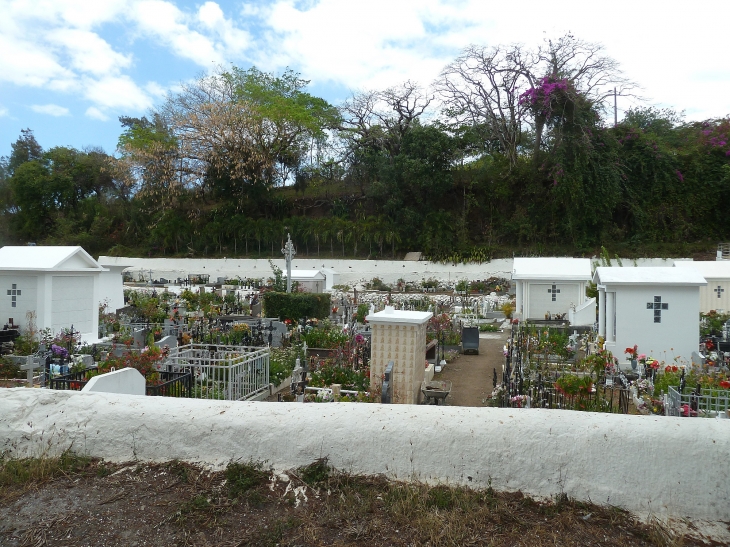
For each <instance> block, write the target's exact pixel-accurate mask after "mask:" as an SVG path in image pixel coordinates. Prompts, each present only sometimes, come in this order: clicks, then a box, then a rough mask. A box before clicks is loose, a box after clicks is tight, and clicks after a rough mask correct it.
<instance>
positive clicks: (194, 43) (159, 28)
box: [130, 0, 224, 67]
mask: <svg viewBox="0 0 730 547" xmlns="http://www.w3.org/2000/svg"><path fill="white" fill-rule="evenodd" d="M130 16H131V17H132V18H133V19H134V20H135V22H136V23H137V24H138V25H139V27H140V30H142V31H143V32H145V33H146V34H149V35H151V36H154V37H156V38H157V39H159V40H160V41H162V42H163V43H164V44H165V45H167V46H168V47H170V48H171V49H172V50H173V51H174V52H175V53H176V54H177V55H179V56H181V57H184V58H186V59H190V60H191V61H193V62H195V63H196V64H198V65H200V66H204V67H209V66H211V64H221V63H222V62H223V61H224V58H223V56H222V55H221V54H220V52H219V51H217V50H216V47H215V45H214V43H213V42H212V41H211V40H210V39H209V38H207V37H206V36H203V35H202V34H200V33H199V32H197V31H195V30H192V29H190V28H189V27H188V25H187V24H186V23H185V19H186V16H185V14H184V13H183V12H181V11H180V10H179V9H178V8H177V6H175V5H174V4H172V3H171V2H167V1H164V0H143V1H141V2H139V3H137V4H135V6H134V8H133V9H132V11H131V13H130Z"/></svg>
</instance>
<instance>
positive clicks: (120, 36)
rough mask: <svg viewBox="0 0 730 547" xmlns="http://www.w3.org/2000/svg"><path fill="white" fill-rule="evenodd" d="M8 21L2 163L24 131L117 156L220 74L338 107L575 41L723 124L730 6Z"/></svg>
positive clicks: (368, 2)
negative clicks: (354, 96) (125, 135)
mask: <svg viewBox="0 0 730 547" xmlns="http://www.w3.org/2000/svg"><path fill="white" fill-rule="evenodd" d="M0 14H2V15H0V52H2V53H0V155H7V154H9V152H10V144H11V143H12V142H14V141H15V140H16V139H17V137H18V135H19V134H20V130H21V129H24V128H26V127H28V128H31V129H33V131H34V132H35V135H36V138H37V139H38V141H39V142H40V144H41V145H42V146H43V147H44V148H50V147H52V146H61V145H70V146H74V147H76V148H83V147H85V146H101V147H102V148H104V150H105V151H106V152H108V153H113V152H114V148H115V145H116V141H117V138H118V136H119V133H120V125H119V122H118V120H117V118H118V116H121V115H129V116H141V115H144V114H146V113H148V112H149V110H150V109H152V108H154V106H155V105H157V104H159V103H160V102H161V101H162V100H163V99H164V96H165V94H166V93H168V92H170V91H172V92H174V91H175V89H176V86H178V85H179V83H180V82H182V81H187V80H191V79H194V78H195V77H196V76H197V75H199V74H201V73H204V72H206V71H210V70H212V69H213V68H214V67H216V66H224V67H225V66H230V65H232V64H233V65H236V66H239V67H242V68H248V67H250V66H251V65H256V66H258V67H259V68H261V69H263V70H267V71H274V72H280V71H282V70H283V69H284V68H286V67H287V66H288V67H291V68H293V69H295V70H298V71H299V72H300V73H301V74H302V76H303V77H304V78H306V79H309V80H311V81H312V84H311V87H310V92H311V93H313V94H316V95H319V96H321V97H324V98H325V99H327V100H329V101H330V102H332V103H334V104H337V103H339V102H340V101H341V100H343V99H345V98H346V97H347V96H348V95H349V93H350V92H351V91H352V90H358V89H384V88H386V87H389V86H393V85H397V84H399V83H401V82H403V81H405V80H407V79H411V80H414V81H417V82H420V83H421V84H423V85H428V84H430V83H431V81H433V79H434V78H435V77H436V76H437V75H438V73H439V71H440V70H441V69H442V68H443V66H444V65H445V64H446V63H448V62H449V61H451V60H452V59H454V57H456V55H457V54H458V53H459V51H460V50H461V49H462V48H463V47H465V46H467V45H469V44H479V45H497V44H508V43H513V42H521V43H524V44H526V45H529V46H535V45H537V44H539V43H540V42H541V41H542V40H544V39H546V38H550V37H558V36H560V35H562V34H564V33H565V32H567V31H570V32H572V33H573V34H574V35H575V36H577V37H578V38H581V39H584V40H587V41H593V42H600V43H602V44H603V45H604V46H605V48H606V54H608V55H610V56H611V57H613V58H614V59H616V60H617V61H619V63H620V64H621V66H622V68H623V69H624V72H625V74H626V75H627V76H628V77H629V78H631V79H633V80H634V81H636V82H637V83H639V84H640V85H641V86H642V87H643V90H642V95H643V96H644V97H645V98H646V99H647V102H646V103H645V104H651V105H657V106H661V107H672V108H675V109H676V110H684V111H685V113H686V116H687V118H688V119H705V118H710V117H721V116H727V115H730V55H729V54H728V49H727V41H726V36H727V32H728V31H727V22H728V21H729V20H730V2H728V1H727V0H714V1H710V0H694V1H693V2H686V1H678V0H665V1H664V2H649V1H644V0H632V1H625V0H613V1H611V2H601V3H598V2H585V0H575V1H574V0H553V1H551V2H547V1H542V2H538V1H532V0H522V1H521V2H519V3H518V2H514V3H508V2H496V1H491V0H460V1H455V0H451V1H446V0H360V1H357V0H319V1H317V0H303V1H293V0H269V1H248V2H242V1H233V0H228V1H225V0H218V1H193V0H0ZM633 104H635V102H634V101H633V100H632V99H628V98H627V99H623V98H620V104H619V108H620V110H622V109H623V108H628V107H629V106H632V105H633Z"/></svg>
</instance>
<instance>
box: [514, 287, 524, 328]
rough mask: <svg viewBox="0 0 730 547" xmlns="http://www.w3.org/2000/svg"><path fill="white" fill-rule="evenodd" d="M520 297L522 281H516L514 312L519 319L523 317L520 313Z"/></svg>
mask: <svg viewBox="0 0 730 547" xmlns="http://www.w3.org/2000/svg"><path fill="white" fill-rule="evenodd" d="M522 299H523V287H522V281H519V280H518V281H517V282H516V285H515V301H516V303H515V312H517V317H519V318H520V319H521V318H522V317H523V315H522V313H523V311H522Z"/></svg>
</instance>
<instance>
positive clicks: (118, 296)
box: [97, 256, 129, 313]
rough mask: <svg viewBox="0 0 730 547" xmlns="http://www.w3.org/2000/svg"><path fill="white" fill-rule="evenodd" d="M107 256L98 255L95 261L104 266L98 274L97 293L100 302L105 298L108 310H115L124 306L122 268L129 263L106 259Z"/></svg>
mask: <svg viewBox="0 0 730 547" xmlns="http://www.w3.org/2000/svg"><path fill="white" fill-rule="evenodd" d="M108 258H109V257H105V256H100V257H99V259H98V260H97V262H98V263H99V264H100V265H101V266H103V267H104V270H105V271H103V272H101V274H100V275H99V293H100V298H101V299H102V300H101V302H102V303H104V301H105V300H106V302H107V304H108V307H109V309H108V310H107V311H109V312H112V313H113V312H115V311H116V310H118V309H119V308H123V307H124V277H123V275H124V270H125V269H126V268H128V267H129V265H125V264H119V263H118V261H116V260H115V261H111V260H108Z"/></svg>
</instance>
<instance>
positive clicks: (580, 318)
mask: <svg viewBox="0 0 730 547" xmlns="http://www.w3.org/2000/svg"><path fill="white" fill-rule="evenodd" d="M590 280H591V261H590V259H588V258H515V259H514V266H513V269H512V282H513V283H514V286H515V295H516V300H517V304H516V309H515V316H516V317H517V318H520V319H524V320H530V319H545V318H546V316H547V315H548V314H549V315H550V316H551V317H554V316H556V315H563V314H565V318H566V319H569V320H570V322H571V324H573V325H593V324H594V323H595V317H596V300H595V298H588V297H587V296H586V286H587V285H588V283H589V282H590Z"/></svg>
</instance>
